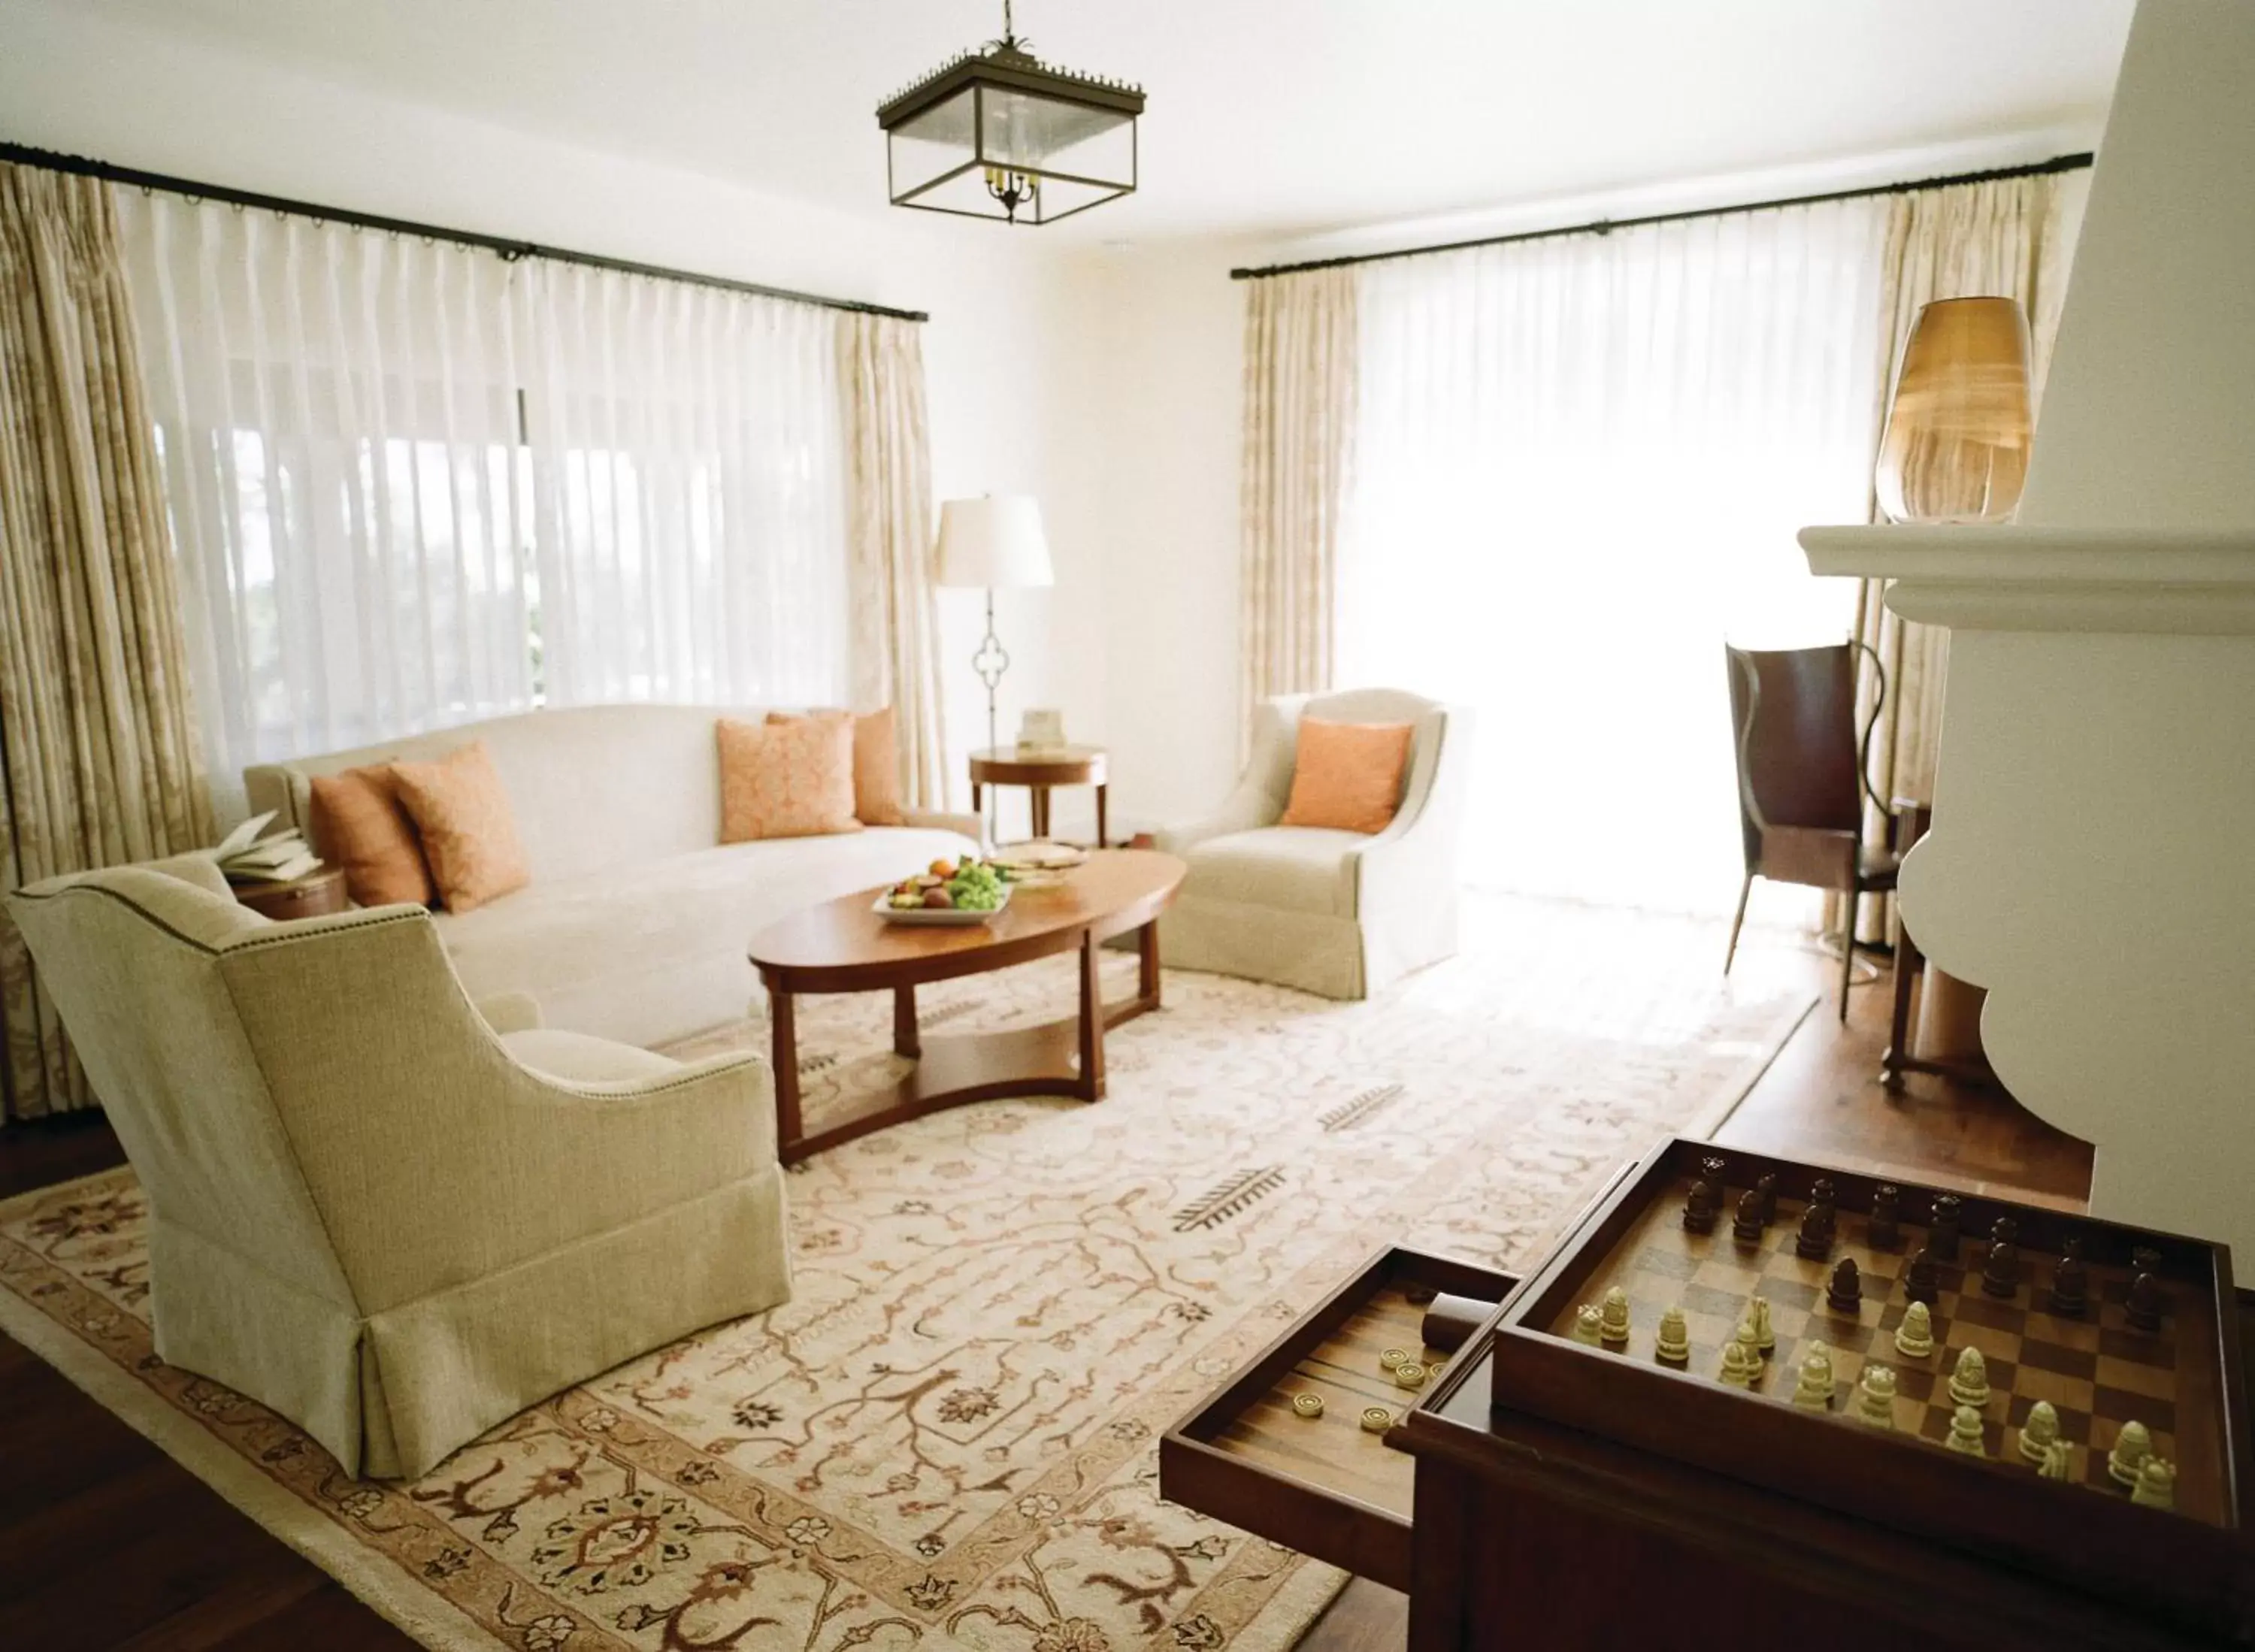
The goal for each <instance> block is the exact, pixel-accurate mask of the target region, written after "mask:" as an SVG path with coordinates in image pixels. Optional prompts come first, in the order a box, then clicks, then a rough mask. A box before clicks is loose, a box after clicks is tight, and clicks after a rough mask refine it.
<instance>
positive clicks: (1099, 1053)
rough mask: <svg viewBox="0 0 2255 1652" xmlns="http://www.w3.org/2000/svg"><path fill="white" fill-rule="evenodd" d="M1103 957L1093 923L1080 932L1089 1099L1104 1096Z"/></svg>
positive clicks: (1083, 1063) (1083, 1073) (1083, 1082)
mask: <svg viewBox="0 0 2255 1652" xmlns="http://www.w3.org/2000/svg"><path fill="white" fill-rule="evenodd" d="M1103 957H1104V949H1103V947H1102V946H1100V945H1099V943H1098V941H1097V938H1096V928H1095V926H1094V925H1093V924H1091V925H1090V926H1089V927H1088V928H1086V929H1085V930H1083V931H1081V932H1080V1093H1081V1099H1082V1100H1086V1101H1101V1100H1103V1099H1104V989H1103V981H1102V978H1101V976H1100V975H1099V971H1098V965H1099V963H1100V962H1101V961H1102V960H1103Z"/></svg>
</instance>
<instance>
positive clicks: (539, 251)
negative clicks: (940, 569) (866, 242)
mask: <svg viewBox="0 0 2255 1652" xmlns="http://www.w3.org/2000/svg"><path fill="white" fill-rule="evenodd" d="M0 161H13V162H15V163H16V164H17V165H22V166H39V167H44V168H46V170H47V171H49V172H70V173H73V174H74V175H76V176H79V177H82V178H99V179H102V181H103V182H105V183H111V184H127V185H131V186H135V187H137V188H141V189H161V190H163V191H164V192H165V193H166V194H170V195H186V196H188V197H190V198H192V199H200V200H221V201H225V202H227V203H228V205H229V206H232V207H257V208H259V209H262V210H263V211H267V212H277V213H289V214H294V215H296V216H298V217H301V218H316V219H321V220H325V221H328V222H330V223H341V224H350V225H352V226H353V227H354V228H359V229H381V230H383V231H385V232H386V233H388V234H391V235H418V236H420V237H422V238H423V239H425V240H428V241H451V242H453V243H455V244H456V245H457V246H463V247H478V248H481V249H483V250H486V251H488V252H493V253H498V254H499V255H500V256H501V257H502V259H503V260H504V261H505V262H507V263H510V264H514V263H516V261H517V260H518V259H520V258H545V259H547V260H548V261H549V262H550V263H551V264H585V265H587V267H588V268H589V269H592V270H614V271H617V272H618V273H619V274H621V275H638V276H656V277H657V278H659V279H661V280H665V281H685V282H687V283H689V284H690V285H692V286H699V287H718V288H720V290H721V291H722V292H746V293H749V294H751V295H752V296H753V297H755V298H761V299H787V300H789V301H790V302H791V303H793V304H813V305H818V306H821V307H822V308H824V309H825V310H849V311H852V312H854V313H856V314H860V315H889V316H891V317H892V318H893V319H894V320H900V321H929V320H931V315H930V314H929V313H926V312H924V311H923V310H896V309H893V308H891V307H890V306H887V305H882V304H865V303H863V302H862V301H861V299H832V298H828V297H825V295H824V294H822V293H819V292H793V291H791V289H790V288H789V287H769V286H762V285H760V284H759V283H757V282H755V281H734V280H731V279H729V278H727V277H726V276H709V275H699V274H698V273H697V272H696V271H693V270H673V269H669V268H667V267H666V266H665V265H664V264H636V263H634V262H633V261H632V260H630V259H626V258H607V257H604V256H603V255H602V254H601V253H597V252H570V251H566V250H565V249H563V248H561V247H544V246H541V245H539V244H538V243H535V242H530V241H508V240H504V239H502V237H501V236H499V235H479V234H477V233H476V232H474V231H473V230H468V229H448V228H444V227H443V226H441V225H438V224H423V223H416V222H414V221H411V220H409V219H405V218H383V217H378V216H377V215H376V214H373V213H365V212H349V211H346V210H344V209H343V208H341V207H323V206H320V205H317V204H316V203H314V202H313V201H308V200H289V199H287V198H286V197H285V196H281V195H261V194H257V193H254V192H252V191H250V190H247V189H228V188H227V187H225V186H222V185H219V184H200V183H197V182H195V181H194V180H193V179H187V178H173V177H170V176H168V175H167V174H165V173H164V172H142V171H140V170H138V169H137V168H135V167H131V166H116V165H111V164H110V163H109V162H108V161H106V160H93V159H90V158H88V157H86V156H84V155H64V154H59V153H57V152H56V151H53V150H47V149H34V148H32V146H31V145H30V144H11V143H8V142H6V141H4V140H0Z"/></svg>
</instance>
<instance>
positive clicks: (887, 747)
mask: <svg viewBox="0 0 2255 1652" xmlns="http://www.w3.org/2000/svg"><path fill="white" fill-rule="evenodd" d="M806 715H808V716H810V717H854V714H853V713H851V712H844V711H828V710H824V711H813V712H809V713H807V714H806ZM799 720H800V719H799V714H797V713H796V712H788V711H771V712H769V714H768V721H769V722H770V723H788V722H797V721H799ZM854 819H856V820H859V821H860V822H861V824H862V825H863V826H906V825H907V824H908V816H907V815H905V814H903V813H902V812H901V760H900V749H899V747H898V746H896V744H895V743H894V737H893V708H892V707H891V706H886V707H885V708H884V710H882V711H873V712H870V713H868V714H867V715H865V716H859V717H854Z"/></svg>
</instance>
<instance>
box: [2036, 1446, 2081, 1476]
mask: <svg viewBox="0 0 2255 1652" xmlns="http://www.w3.org/2000/svg"><path fill="white" fill-rule="evenodd" d="M2074 1461H2075V1452H2074V1451H2073V1449H2072V1448H2070V1447H2069V1445H2068V1443H2067V1442H2066V1441H2065V1440H2054V1441H2053V1442H2052V1443H2051V1444H2050V1445H2047V1446H2045V1447H2044V1455H2043V1461H2042V1462H2041V1463H2038V1464H2037V1465H2036V1476H2037V1478H2038V1479H2040V1480H2065V1479H2067V1478H2068V1469H2069V1467H2070V1466H2072V1465H2073V1463H2074Z"/></svg>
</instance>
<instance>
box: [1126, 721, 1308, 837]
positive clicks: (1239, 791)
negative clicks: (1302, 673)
mask: <svg viewBox="0 0 2255 1652" xmlns="http://www.w3.org/2000/svg"><path fill="white" fill-rule="evenodd" d="M1307 698H1308V697H1307V696H1306V695H1305V694H1294V695H1288V696H1284V697H1282V698H1279V699H1268V700H1263V701H1262V702H1261V704H1260V705H1259V706H1256V707H1254V714H1253V749H1252V751H1251V754H1250V755H1249V756H1248V757H1247V762H1246V764H1245V772H1244V773H1243V774H1241V775H1240V776H1239V777H1238V779H1237V784H1236V786H1235V787H1234V788H1233V789H1232V791H1230V794H1229V796H1228V797H1226V798H1224V799H1222V804H1221V806H1220V807H1219V809H1216V810H1215V811H1214V812H1212V814H1209V815H1207V816H1206V817H1205V819H1200V820H1194V821H1191V822H1190V823H1189V824H1187V825H1184V826H1163V827H1162V828H1160V829H1159V830H1158V831H1156V832H1155V833H1152V834H1151V835H1152V840H1153V842H1154V844H1155V845H1156V847H1158V848H1160V849H1162V850H1163V851H1165V852H1166V853H1167V854H1187V853H1188V852H1189V851H1190V850H1191V849H1193V848H1196V847H1198V845H1199V844H1201V843H1203V842H1205V840H1207V839H1209V838H1219V837H1226V836H1227V835H1228V834H1229V833H1233V832H1252V831H1256V830H1258V829H1259V828H1260V827H1261V826H1275V824H1276V822H1277V820H1278V819H1280V818H1281V817H1282V815H1283V812H1284V805H1285V804H1286V803H1288V802H1289V801H1290V799H1291V795H1292V765H1293V762H1294V759H1295V758H1296V756H1297V755H1298V745H1299V742H1298V733H1299V725H1300V713H1301V710H1302V708H1303V706H1305V705H1306V703H1307Z"/></svg>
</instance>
